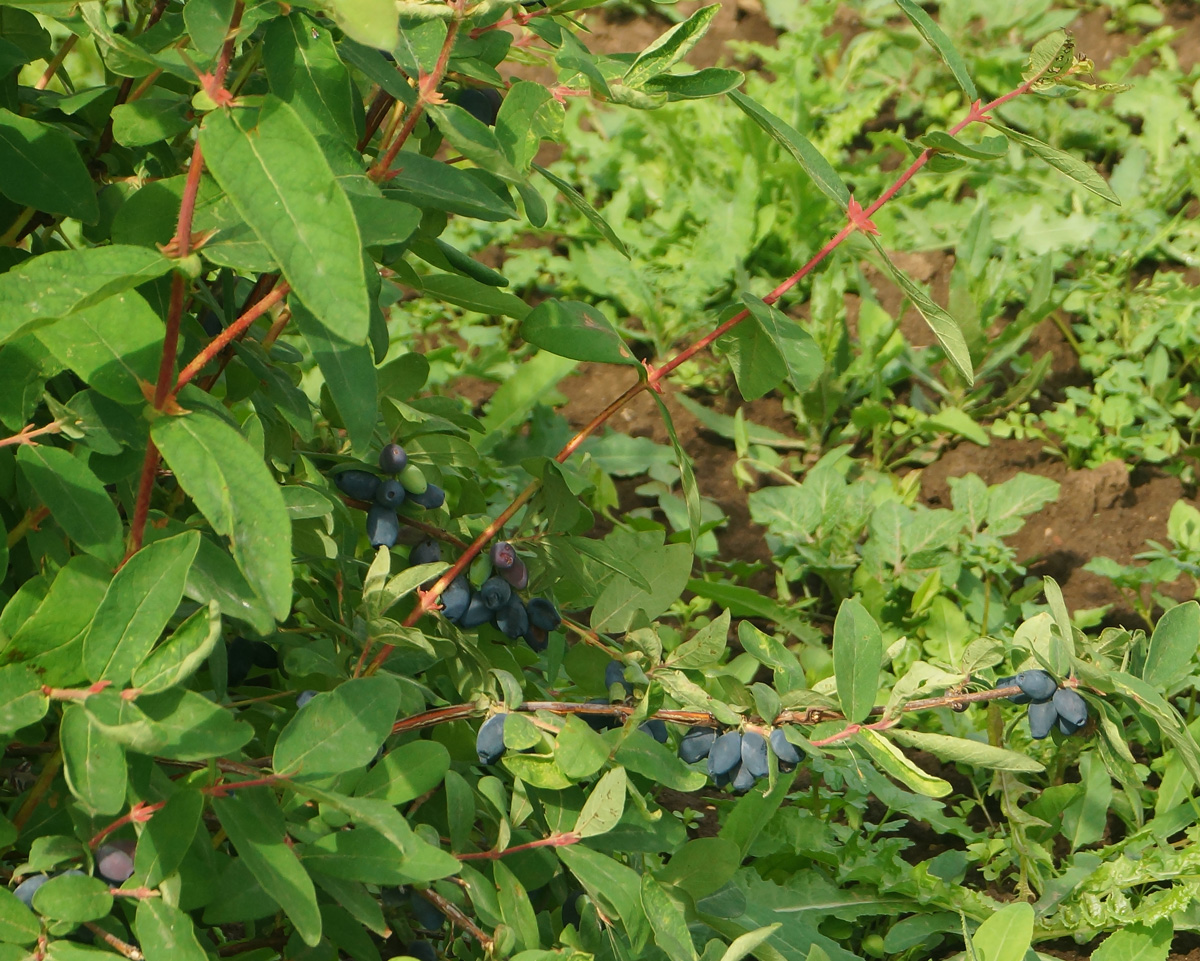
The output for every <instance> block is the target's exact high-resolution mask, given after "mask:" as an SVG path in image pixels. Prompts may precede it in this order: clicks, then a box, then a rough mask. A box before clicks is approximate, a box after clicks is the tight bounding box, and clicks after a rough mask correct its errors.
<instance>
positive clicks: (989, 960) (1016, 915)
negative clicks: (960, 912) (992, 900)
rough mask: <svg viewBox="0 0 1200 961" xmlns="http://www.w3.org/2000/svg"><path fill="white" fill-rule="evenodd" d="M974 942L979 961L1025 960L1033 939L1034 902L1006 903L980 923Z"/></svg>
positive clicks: (973, 937)
mask: <svg viewBox="0 0 1200 961" xmlns="http://www.w3.org/2000/svg"><path fill="white" fill-rule="evenodd" d="M971 942H972V945H973V946H974V948H975V954H976V956H977V957H978V958H979V961H1022V959H1023V958H1024V957H1025V952H1026V951H1028V950H1029V945H1030V944H1031V943H1032V942H1033V905H1032V904H1028V903H1026V902H1024V901H1015V902H1013V903H1012V904H1006V905H1005V906H1004V907H1002V908H1000V909H999V910H998V911H997V912H996V913H995V914H993V915H992V916H991V917H990V918H988V919H987V920H986V921H984V922H983V924H981V925H980V926H979V928H978V930H977V931H976V932H975V934H974V935H973V936H972V938H971Z"/></svg>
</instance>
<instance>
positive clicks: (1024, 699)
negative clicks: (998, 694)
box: [996, 674, 1032, 704]
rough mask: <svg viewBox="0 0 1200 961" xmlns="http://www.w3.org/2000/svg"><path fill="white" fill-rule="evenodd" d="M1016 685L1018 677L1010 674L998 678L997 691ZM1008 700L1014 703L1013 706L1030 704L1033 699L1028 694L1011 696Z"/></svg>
mask: <svg viewBox="0 0 1200 961" xmlns="http://www.w3.org/2000/svg"><path fill="white" fill-rule="evenodd" d="M1016 683H1017V675H1015V674H1009V675H1008V676H1006V677H998V678H996V689H997V690H999V689H1000V688H1002V687H1012V686H1013V685H1014V684H1016ZM1008 700H1010V701H1012V702H1013V704H1028V703H1029V702H1030V701H1031V700H1032V698H1031V697H1030V696H1029V695H1028V694H1010V695H1008Z"/></svg>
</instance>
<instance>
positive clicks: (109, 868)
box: [96, 841, 136, 884]
mask: <svg viewBox="0 0 1200 961" xmlns="http://www.w3.org/2000/svg"><path fill="white" fill-rule="evenodd" d="M135 847H136V842H134V841H112V842H110V843H109V844H101V845H100V847H98V848H97V849H96V870H97V871H99V872H100V875H101V877H104V878H107V879H108V880H109V881H114V882H116V883H117V884H123V883H125V882H126V881H128V880H129V879H130V878H131V877H133V852H134V848H135Z"/></svg>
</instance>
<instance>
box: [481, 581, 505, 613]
mask: <svg viewBox="0 0 1200 961" xmlns="http://www.w3.org/2000/svg"><path fill="white" fill-rule="evenodd" d="M479 596H480V598H481V599H482V600H483V603H484V605H485V606H486V607H487V609H488V610H489V611H498V610H500V608H502V607H504V606H505V605H506V604H507V603H508V600H509V598H510V597H512V585H511V584H509V583H508V581H506V580H505V579H504V578H503V577H489V578H488V579H487V580H486V581H484V582H483V584H482V585H481V586H480V588H479Z"/></svg>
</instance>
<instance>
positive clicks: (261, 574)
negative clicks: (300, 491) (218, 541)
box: [151, 412, 292, 620]
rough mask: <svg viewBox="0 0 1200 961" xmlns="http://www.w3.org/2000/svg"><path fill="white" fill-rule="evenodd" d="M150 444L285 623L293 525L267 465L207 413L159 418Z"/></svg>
mask: <svg viewBox="0 0 1200 961" xmlns="http://www.w3.org/2000/svg"><path fill="white" fill-rule="evenodd" d="M151 437H152V438H153V440H154V443H155V444H156V445H157V447H158V449H159V451H160V452H161V453H162V456H163V460H165V461H166V462H167V465H168V466H169V467H170V468H171V470H173V471H174V472H175V478H176V480H178V482H179V486H180V487H182V488H183V489H184V490H185V491H186V492H187V493H188V494H189V495H190V496H191V498H192V500H193V501H195V502H196V506H197V507H198V508H199V509H200V513H202V514H203V515H204V517H205V518H206V519H207V520H208V522H209V524H211V525H212V528H213V530H214V531H216V532H217V534H219V535H221V536H224V537H228V538H230V539H231V541H232V545H231V546H232V549H233V556H234V559H235V560H236V561H237V563H238V567H240V568H241V570H242V573H243V574H244V575H245V576H246V580H247V581H249V582H250V584H251V585H252V586H253V587H254V588H255V590H257V591H258V593H259V594H260V595H261V596H262V597H263V599H264V600H265V601H266V602H267V603H268V605H270V608H271V613H272V614H274V615H275V618H276V619H277V620H283V619H284V618H285V617H287V614H288V611H289V610H290V609H291V603H292V525H291V522H290V521H289V520H288V515H287V508H286V507H285V506H284V503H283V495H282V494H280V493H279V487H278V485H277V484H276V483H275V480H274V478H273V477H272V476H271V473H270V471H269V470H267V467H266V465H265V464H264V463H263V460H262V457H261V456H260V455H259V454H258V453H256V452H255V450H254V448H252V447H251V446H250V444H249V443H248V442H247V441H246V439H245V438H244V437H242V435H241V434H239V433H238V432H237V431H236V430H234V429H233V428H232V427H230V426H229V425H228V424H226V423H225V422H224V421H223V420H220V419H218V418H217V417H215V416H213V415H211V414H206V413H200V412H197V413H194V414H187V415H184V416H182V417H160V418H159V419H158V420H156V421H155V422H154V425H153V427H152V428H151Z"/></svg>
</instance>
